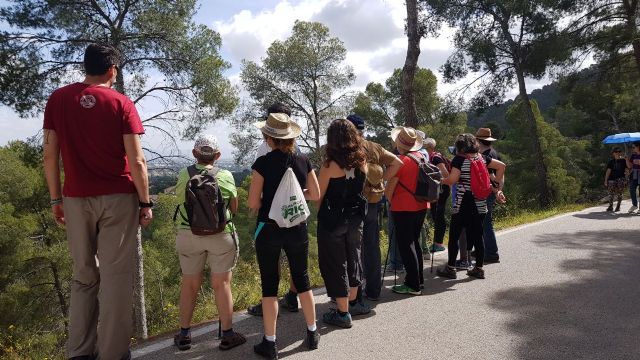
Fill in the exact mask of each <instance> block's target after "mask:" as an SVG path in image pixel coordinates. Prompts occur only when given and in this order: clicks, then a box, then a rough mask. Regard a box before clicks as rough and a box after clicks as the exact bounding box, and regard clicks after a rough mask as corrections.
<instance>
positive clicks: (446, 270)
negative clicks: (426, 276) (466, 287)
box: [436, 265, 458, 279]
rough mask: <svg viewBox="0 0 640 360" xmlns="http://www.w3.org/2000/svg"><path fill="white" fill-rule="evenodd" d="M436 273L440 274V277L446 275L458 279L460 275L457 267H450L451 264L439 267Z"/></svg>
mask: <svg viewBox="0 0 640 360" xmlns="http://www.w3.org/2000/svg"><path fill="white" fill-rule="evenodd" d="M436 274H438V276H440V277H446V278H449V279H456V278H457V277H458V275H457V274H456V269H455V268H452V267H450V266H449V265H445V266H443V267H440V268H438V270H436Z"/></svg>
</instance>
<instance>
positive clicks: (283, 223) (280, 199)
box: [269, 168, 309, 228]
mask: <svg viewBox="0 0 640 360" xmlns="http://www.w3.org/2000/svg"><path fill="white" fill-rule="evenodd" d="M307 217H309V207H308V206H307V202H306V201H305V199H304V193H303V192H302V188H300V184H299V183H298V179H297V178H296V175H295V174H294V173H293V170H291V168H288V169H287V171H285V173H284V176H283V177H282V180H280V184H279V185H278V189H277V190H276V194H275V195H274V197H273V202H272V203H271V208H270V209H269V218H270V219H272V220H274V221H275V222H276V223H277V224H278V226H280V227H281V228H290V227H293V226H296V225H298V224H300V223H301V222H303V221H305V220H307Z"/></svg>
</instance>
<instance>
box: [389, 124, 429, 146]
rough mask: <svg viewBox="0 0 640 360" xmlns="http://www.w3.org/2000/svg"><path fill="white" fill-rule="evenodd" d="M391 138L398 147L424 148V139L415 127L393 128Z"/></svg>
mask: <svg viewBox="0 0 640 360" xmlns="http://www.w3.org/2000/svg"><path fill="white" fill-rule="evenodd" d="M391 140H393V142H394V143H395V144H396V147H397V148H398V149H403V150H405V151H417V150H420V149H422V144H423V142H424V139H423V138H422V136H420V134H419V133H417V132H416V130H415V129H414V128H410V127H404V126H398V127H396V128H394V129H393V130H391Z"/></svg>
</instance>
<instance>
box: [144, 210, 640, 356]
mask: <svg viewBox="0 0 640 360" xmlns="http://www.w3.org/2000/svg"><path fill="white" fill-rule="evenodd" d="M624 205H625V206H623V209H626V208H628V207H629V205H630V204H628V202H627V203H625V204H624ZM604 209H605V207H598V208H591V209H587V210H584V211H581V212H578V213H572V214H566V215H563V216H560V217H555V218H552V219H547V220H543V221H541V222H537V223H534V224H530V225H525V226H523V227H519V228H514V229H510V230H506V231H502V232H500V233H499V234H498V245H499V247H500V257H501V261H502V262H501V263H500V264H491V265H486V266H485V272H486V279H485V280H475V279H474V280H471V278H468V277H467V276H466V274H465V273H464V272H459V273H458V279H457V280H444V279H441V278H438V277H436V276H435V271H434V273H433V274H432V273H430V272H429V268H427V269H425V271H424V273H425V282H426V284H425V285H426V286H425V290H424V291H423V295H422V296H415V297H408V296H401V295H396V294H393V293H392V292H391V291H390V290H389V289H386V290H383V293H382V298H381V300H380V301H379V302H377V303H373V305H374V306H375V309H374V311H373V312H375V314H373V312H372V314H370V315H367V316H365V317H359V318H355V319H354V320H355V321H354V326H353V328H351V329H337V328H335V327H331V326H327V325H325V324H323V323H322V322H318V327H319V329H320V333H321V334H322V339H321V341H320V348H319V349H318V350H315V351H307V350H306V348H305V347H304V346H303V344H302V340H303V336H304V332H305V324H304V320H303V317H302V313H301V312H300V313H288V312H283V313H281V315H280V318H279V321H278V333H277V336H278V346H279V348H280V358H281V359H282V358H290V359H433V360H437V359H443V360H444V359H446V360H457V359H474V360H475V359H492V360H494V359H496V360H497V359H572V360H573V359H598V360H604V359H607V360H609V359H610V360H613V359H625V360H626V359H640V261H639V259H638V258H636V255H638V254H640V216H638V215H627V214H626V213H623V214H618V215H613V214H609V213H605V212H604ZM435 261H436V264H438V265H441V264H444V263H445V262H446V252H444V253H439V254H438V255H437V256H436V260H435ZM391 285H393V276H390V277H387V278H386V281H385V286H386V287H387V288H389V287H390V286H391ZM316 301H317V305H316V308H317V312H318V317H320V316H321V314H322V313H323V312H325V311H326V310H327V308H328V306H329V302H328V299H327V297H326V296H324V295H318V296H316ZM214 328H215V329H217V325H215V324H213V325H209V326H206V327H203V328H201V329H199V330H198V331H196V332H195V333H194V334H195V335H196V336H195V338H194V346H193V347H192V349H191V350H189V351H185V352H180V351H178V350H177V349H175V348H174V347H172V346H171V339H169V338H164V339H159V340H154V341H153V342H148V343H145V344H141V345H139V346H138V347H137V348H136V349H134V350H135V351H134V357H136V358H139V359H185V360H186V359H213V358H215V359H230V360H231V359H258V357H257V356H255V355H254V354H253V349H252V347H253V344H255V343H257V342H259V341H260V339H261V337H262V322H261V318H253V317H250V316H249V315H246V314H239V315H238V320H237V321H236V323H235V325H234V329H236V330H238V331H240V332H242V333H244V334H245V335H246V336H247V338H248V341H247V344H245V345H243V346H241V347H238V348H235V349H232V350H230V351H227V352H221V351H220V350H218V348H217V345H218V341H217V340H216V339H215V336H214V335H215V331H214ZM198 334H202V335H199V336H198Z"/></svg>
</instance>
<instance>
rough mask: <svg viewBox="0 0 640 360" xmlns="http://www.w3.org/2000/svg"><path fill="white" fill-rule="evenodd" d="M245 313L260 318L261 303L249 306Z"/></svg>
mask: <svg viewBox="0 0 640 360" xmlns="http://www.w3.org/2000/svg"><path fill="white" fill-rule="evenodd" d="M247 313H248V314H249V315H253V316H262V302H259V303H257V304H255V305H251V306H249V307H248V308H247Z"/></svg>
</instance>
